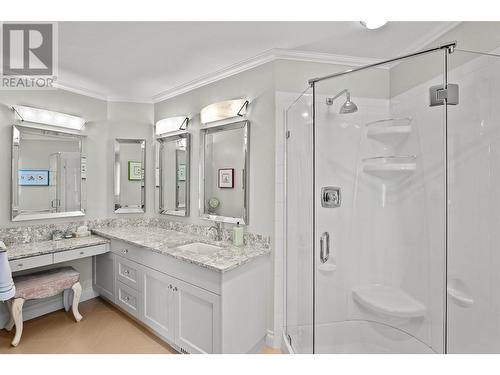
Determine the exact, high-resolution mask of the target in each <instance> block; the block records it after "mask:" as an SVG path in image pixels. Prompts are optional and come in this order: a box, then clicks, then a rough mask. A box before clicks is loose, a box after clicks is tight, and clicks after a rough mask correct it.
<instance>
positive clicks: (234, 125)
mask: <svg viewBox="0 0 500 375" xmlns="http://www.w3.org/2000/svg"><path fill="white" fill-rule="evenodd" d="M233 129H244V137H245V138H246V142H245V146H244V148H243V150H242V152H243V153H244V155H245V156H244V157H245V163H244V165H245V166H244V172H243V177H244V179H243V184H244V197H243V215H242V217H232V216H222V215H212V214H208V213H205V200H206V197H205V141H206V135H207V134H211V133H218V132H223V131H225V130H233ZM199 167H200V184H199V192H200V197H199V216H200V218H201V219H204V220H212V221H220V222H223V223H232V224H236V223H238V222H239V223H240V224H242V225H248V223H249V218H250V215H249V207H250V205H249V204H250V199H249V197H250V192H249V190H248V189H249V187H250V184H249V182H250V121H248V120H244V121H237V122H230V123H224V124H221V125H214V126H207V127H205V128H202V129H200V160H199Z"/></svg>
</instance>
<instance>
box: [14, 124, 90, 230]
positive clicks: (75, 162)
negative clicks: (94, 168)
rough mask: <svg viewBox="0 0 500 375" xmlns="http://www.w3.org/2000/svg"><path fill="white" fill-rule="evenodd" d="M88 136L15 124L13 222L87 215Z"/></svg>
mask: <svg viewBox="0 0 500 375" xmlns="http://www.w3.org/2000/svg"><path fill="white" fill-rule="evenodd" d="M83 140H84V136H82V135H80V134H73V133H66V132H63V131H54V130H46V129H41V128H36V127H30V126H20V125H13V126H12V183H11V184H12V189H11V204H12V207H11V219H12V221H23V220H36V219H49V218H58V217H73V216H83V215H85V203H86V186H85V181H86V179H87V173H86V168H87V163H86V158H85V157H84V156H83V154H82V149H83Z"/></svg>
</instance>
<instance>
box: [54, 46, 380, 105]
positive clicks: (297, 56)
mask: <svg viewBox="0 0 500 375" xmlns="http://www.w3.org/2000/svg"><path fill="white" fill-rule="evenodd" d="M276 60H292V61H303V62H314V63H322V64H334V65H345V66H363V65H368V64H373V63H376V62H379V61H381V60H380V59H374V58H368V57H356V56H346V55H336V54H331V53H323V52H313V51H297V50H287V49H280V48H275V49H271V50H268V51H266V52H263V53H260V54H258V55H256V56H253V57H250V58H248V59H246V60H243V61H240V62H238V63H236V64H232V65H230V66H228V67H226V68H223V69H220V70H217V71H215V72H213V73H209V74H205V75H203V76H201V77H199V78H197V79H194V80H192V81H190V82H187V83H184V84H182V85H179V86H176V87H173V88H170V89H167V90H165V91H162V92H160V93H158V94H156V95H154V96H153V97H152V98H127V97H116V96H109V95H107V94H105V93H102V92H97V91H93V90H90V89H87V88H85V87H83V86H82V85H79V84H77V83H76V82H75V83H73V82H68V81H58V82H55V83H54V87H56V88H59V89H62V90H66V91H69V92H73V93H76V94H80V95H85V96H89V97H91V98H95V99H100V100H105V101H108V102H132V103H148V104H151V103H158V102H161V101H163V100H166V99H170V98H173V97H175V96H178V95H181V94H184V93H186V92H189V91H191V90H194V89H197V88H200V87H203V86H206V85H209V84H211V83H214V82H217V81H220V80H221V79H224V78H228V77H231V76H233V75H236V74H239V73H242V72H245V71H247V70H250V69H253V68H256V67H258V66H261V65H264V64H266V63H268V62H272V61H276Z"/></svg>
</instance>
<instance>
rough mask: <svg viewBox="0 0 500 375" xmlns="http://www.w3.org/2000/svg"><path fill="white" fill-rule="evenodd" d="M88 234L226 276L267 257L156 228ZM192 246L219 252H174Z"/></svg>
mask: <svg viewBox="0 0 500 375" xmlns="http://www.w3.org/2000/svg"><path fill="white" fill-rule="evenodd" d="M92 232H93V233H95V234H97V235H99V236H102V237H105V238H109V239H115V240H121V241H125V242H127V243H130V244H132V245H136V246H139V247H144V248H147V249H150V250H152V251H154V252H157V253H160V254H164V255H168V256H172V257H174V258H176V259H180V260H183V261H186V262H189V263H192V264H196V265H199V266H201V267H205V268H208V269H211V270H214V271H218V272H227V271H229V270H232V269H234V268H236V267H238V266H240V265H242V264H244V263H247V262H249V261H250V260H252V259H255V258H257V257H260V256H263V255H267V254H270V253H271V250H270V249H269V248H268V247H259V246H248V245H247V246H243V247H236V246H233V245H232V244H231V243H228V242H216V241H211V240H209V239H207V238H205V237H201V236H196V235H194V234H189V233H184V232H177V231H173V230H169V229H163V228H158V227H130V226H125V227H119V228H97V229H93V230H92ZM194 242H201V243H205V244H210V245H215V246H219V247H220V248H221V249H220V250H216V251H214V252H212V253H210V254H199V253H195V252H190V251H183V250H180V249H178V247H179V246H182V245H187V244H190V243H194Z"/></svg>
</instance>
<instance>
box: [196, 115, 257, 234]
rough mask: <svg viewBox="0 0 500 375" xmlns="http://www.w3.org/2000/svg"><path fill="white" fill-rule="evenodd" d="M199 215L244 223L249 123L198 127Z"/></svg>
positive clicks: (246, 195)
mask: <svg viewBox="0 0 500 375" xmlns="http://www.w3.org/2000/svg"><path fill="white" fill-rule="evenodd" d="M200 146H201V147H200V198H201V199H200V217H201V218H203V219H207V220H215V221H222V222H227V223H237V222H239V223H240V224H248V217H249V216H248V203H249V199H248V195H249V194H248V183H249V176H250V174H249V171H250V168H249V157H250V155H249V150H250V122H249V121H239V122H235V123H230V124H224V125H218V126H214V127H210V128H205V129H201V142H200Z"/></svg>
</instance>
